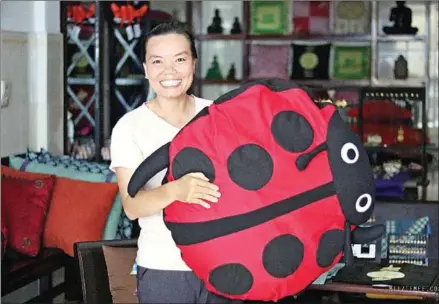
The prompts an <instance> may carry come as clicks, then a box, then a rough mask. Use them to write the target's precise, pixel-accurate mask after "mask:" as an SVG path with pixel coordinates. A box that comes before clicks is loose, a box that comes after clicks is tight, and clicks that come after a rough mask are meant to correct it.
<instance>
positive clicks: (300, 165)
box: [296, 142, 328, 171]
mask: <svg viewBox="0 0 439 304" xmlns="http://www.w3.org/2000/svg"><path fill="white" fill-rule="evenodd" d="M327 149H328V145H327V144H326V142H324V143H322V144H320V145H318V146H317V147H315V148H314V149H313V150H311V151H310V152H308V153H303V154H302V155H300V156H299V157H298V158H297V160H296V167H297V169H299V171H303V170H305V169H306V167H308V165H309V163H310V162H311V160H312V159H313V158H314V157H316V156H317V155H318V154H319V153H320V152H323V151H325V150H327Z"/></svg>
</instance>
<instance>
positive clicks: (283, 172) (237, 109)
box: [165, 88, 332, 222]
mask: <svg viewBox="0 0 439 304" xmlns="http://www.w3.org/2000/svg"><path fill="white" fill-rule="evenodd" d="M291 91H294V94H292V93H291ZM291 96H294V99H291ZM307 100H309V97H308V95H307V94H306V92H304V91H302V90H299V89H293V90H289V91H285V92H272V91H270V90H269V89H267V88H264V89H263V90H261V89H260V88H259V89H256V88H250V89H248V90H247V91H246V92H245V93H243V94H242V95H240V96H238V97H236V99H235V100H230V101H226V102H224V103H222V104H220V105H212V106H211V107H210V108H209V115H207V116H204V117H201V118H199V119H197V120H196V121H194V122H193V123H191V124H190V125H188V126H187V127H186V128H184V129H183V130H182V131H181V132H180V133H179V135H178V136H177V137H176V138H175V139H174V141H173V142H172V143H171V146H170V151H169V153H170V160H171V162H170V170H169V176H168V180H169V181H172V180H174V178H175V176H174V174H173V173H175V170H176V166H175V164H176V163H178V164H179V166H180V167H181V166H184V165H185V164H184V161H180V158H179V153H180V152H181V151H182V150H184V149H185V148H187V147H188V146H189V147H193V148H196V149H197V150H199V151H201V153H203V154H204V155H205V156H206V157H207V158H208V159H209V160H210V161H211V164H212V166H213V169H214V172H215V179H214V181H213V182H214V183H215V184H216V185H218V186H219V188H220V192H221V194H222V196H221V198H220V201H219V202H218V206H216V208H211V209H210V210H206V209H205V208H203V207H200V206H196V205H187V204H181V203H174V204H172V205H170V206H169V207H167V209H166V218H165V219H166V221H171V222H174V221H176V222H185V221H188V222H202V221H206V220H209V219H215V218H218V217H223V216H227V215H236V214H243V213H247V212H249V211H252V210H255V209H258V208H261V207H263V206H264V205H265V204H269V203H270V202H275V201H278V200H281V199H284V198H288V197H291V196H293V195H295V194H298V193H301V192H303V191H306V190H310V189H312V188H314V187H316V186H317V185H321V184H325V183H328V182H329V181H331V180H332V176H331V175H330V170H329V167H328V164H327V160H326V158H327V156H326V153H321V155H319V156H317V157H316V158H315V159H314V160H313V162H312V163H311V164H310V167H312V168H313V169H316V168H325V170H322V171H323V172H326V173H327V174H318V175H316V174H315V172H316V171H315V170H312V169H311V168H310V169H309V170H305V171H302V172H300V173H299V171H298V170H297V168H296V164H295V161H296V159H297V157H298V156H299V155H300V153H291V152H288V151H286V150H285V149H284V148H282V147H281V146H280V145H279V143H278V142H277V141H276V139H275V138H274V136H273V132H272V131H271V130H272V124H273V120H274V117H275V116H276V115H277V114H279V113H280V112H285V111H290V110H294V111H295V112H297V113H299V114H300V115H301V116H303V117H304V118H305V120H307V121H309V122H310V124H311V128H312V127H313V126H314V125H318V124H319V123H320V124H322V125H324V122H322V120H323V119H326V117H324V116H323V115H321V112H319V111H320V110H319V109H318V108H317V107H315V108H314V107H310V106H309V103H308V102H307ZM255 103H256V104H255ZM287 127H288V125H287ZM298 128H300V125H299V126H297V128H296V129H294V130H288V129H284V130H282V131H283V132H286V133H287V134H289V135H288V136H289V137H290V138H291V141H293V140H295V139H297V138H298V136H301V134H300V132H299V131H300V130H299V129H298ZM326 131H327V130H326V129H323V128H317V130H314V131H313V133H314V134H313V135H314V136H313V139H312V144H311V146H310V148H308V149H307V150H306V151H308V150H311V149H313V148H314V147H315V146H317V145H319V144H321V143H322V142H324V141H325V140H326ZM247 144H253V145H257V146H259V147H262V149H263V150H265V151H266V152H268V154H269V157H271V160H272V171H271V172H270V168H268V167H269V166H270V164H268V165H267V166H266V167H264V166H262V167H260V168H258V166H257V165H258V160H257V159H255V162H252V161H251V160H250V161H249V162H248V163H247V164H246V163H245V161H244V162H241V163H239V161H238V163H237V162H235V163H234V164H232V166H231V167H232V170H234V171H235V172H234V174H235V175H238V176H239V175H241V179H242V178H244V180H245V181H249V180H250V179H251V178H252V176H257V177H258V178H260V180H262V181H261V184H263V183H264V176H263V175H264V174H265V175H268V173H270V176H267V177H266V179H265V181H266V183H265V184H263V186H262V187H260V189H257V190H246V189H244V188H243V187H242V186H240V185H237V183H236V182H235V181H233V180H232V179H231V175H230V171H229V168H230V165H229V164H230V163H229V157H231V155H232V153H233V152H234V151H235V150H236V149H238V148H239V147H242V146H243V145H247ZM250 154H251V153H250ZM237 158H238V160H239V158H241V160H242V155H241V156H239V155H238V157H237ZM194 159H197V156H195V157H192V160H194ZM186 161H187V160H186ZM259 163H261V162H259ZM177 171H178V170H177ZM247 171H248V172H247ZM317 171H319V170H317ZM245 172H246V174H240V173H245ZM299 175H300V178H297V179H295V177H296V176H299Z"/></svg>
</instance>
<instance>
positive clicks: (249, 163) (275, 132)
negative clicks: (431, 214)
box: [128, 79, 384, 301]
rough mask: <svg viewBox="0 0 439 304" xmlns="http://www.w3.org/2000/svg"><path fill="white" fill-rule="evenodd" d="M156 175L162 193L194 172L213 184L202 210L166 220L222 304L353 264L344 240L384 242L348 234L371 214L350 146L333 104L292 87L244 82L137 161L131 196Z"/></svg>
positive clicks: (355, 144) (292, 289) (360, 166)
mask: <svg viewBox="0 0 439 304" xmlns="http://www.w3.org/2000/svg"><path fill="white" fill-rule="evenodd" d="M166 168H167V169H168V172H167V174H166V176H165V179H164V181H163V182H164V183H166V182H168V181H173V180H175V179H178V178H180V177H182V176H183V175H185V174H187V173H189V172H203V173H204V174H205V175H206V176H207V177H208V178H209V179H210V181H211V182H213V183H215V184H216V185H218V186H219V189H220V191H221V198H220V200H219V202H218V203H217V204H214V205H212V207H211V208H209V209H205V208H203V207H201V206H198V205H193V204H185V203H182V202H178V201H177V202H174V203H172V204H171V205H169V206H168V207H167V208H165V210H164V221H165V223H166V225H167V227H168V229H169V230H170V231H171V233H172V237H173V239H174V240H175V242H176V244H177V246H178V247H179V249H180V250H181V253H182V258H183V260H184V261H185V262H186V263H187V265H188V266H189V267H190V268H191V269H192V270H193V271H194V273H195V274H196V275H197V276H198V277H199V278H200V279H201V280H202V281H203V282H204V283H205V284H206V287H207V289H208V290H210V291H211V292H213V293H216V294H219V295H222V296H224V297H227V298H230V299H241V300H262V301H277V300H279V299H281V298H283V297H286V296H290V295H295V294H297V293H299V292H301V291H302V290H304V289H305V288H306V287H307V286H308V285H310V284H312V282H313V281H314V280H316V279H317V278H318V277H319V276H320V275H321V274H322V273H324V272H326V271H328V270H329V269H330V268H331V267H332V266H333V265H334V264H336V263H337V262H338V261H339V260H340V258H341V256H342V254H343V251H344V253H345V260H346V262H347V263H351V262H352V261H351V260H352V251H351V243H352V242H355V243H367V242H371V241H373V240H375V239H377V238H379V237H380V236H381V235H382V234H383V232H384V227H383V226H382V225H379V226H378V225H377V226H372V227H358V225H360V224H362V223H365V222H366V221H367V220H368V219H369V217H370V216H371V214H372V211H373V207H374V179H373V173H372V168H371V165H370V163H369V159H368V156H367V154H366V152H365V150H364V148H363V146H362V144H361V141H360V139H359V138H358V136H357V135H355V134H354V133H353V132H352V131H351V130H350V129H349V127H348V125H347V124H346V123H344V122H343V121H342V119H341V118H340V116H339V114H338V112H337V110H336V108H335V106H333V105H332V104H331V103H326V102H325V103H315V102H314V101H313V99H312V98H311V97H310V96H309V95H308V93H307V92H306V91H305V90H304V89H301V88H300V87H298V86H297V85H296V84H294V83H293V82H290V81H285V80H277V79H268V80H259V81H254V82H250V83H248V84H246V85H243V86H241V87H240V88H238V89H236V90H233V91H231V92H229V93H227V94H225V95H223V96H221V97H219V98H218V99H217V100H216V101H215V102H214V103H213V104H212V105H211V106H209V107H206V108H204V109H203V110H202V111H201V112H200V113H199V114H198V115H197V116H196V117H195V118H194V119H193V120H192V121H191V122H190V123H189V124H187V125H186V126H185V127H184V128H183V129H182V130H181V131H180V132H179V133H178V135H177V136H176V137H175V138H174V139H173V140H172V142H170V143H168V144H166V145H164V146H163V147H161V148H160V149H158V150H157V151H155V152H154V153H153V154H152V155H151V156H150V157H148V158H147V159H145V161H144V162H143V163H142V164H141V165H140V166H139V167H138V168H137V169H136V171H135V173H134V175H133V176H132V178H131V180H130V183H129V185H128V193H129V195H130V196H134V195H135V194H136V193H137V192H138V191H139V190H140V189H141V188H142V187H143V186H144V185H145V183H146V182H147V181H148V180H149V179H151V178H152V177H153V176H154V175H155V174H157V173H158V172H160V171H161V170H163V169H166ZM351 231H353V233H351ZM351 237H352V239H351Z"/></svg>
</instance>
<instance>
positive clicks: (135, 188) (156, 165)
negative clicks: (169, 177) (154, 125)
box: [128, 143, 170, 197]
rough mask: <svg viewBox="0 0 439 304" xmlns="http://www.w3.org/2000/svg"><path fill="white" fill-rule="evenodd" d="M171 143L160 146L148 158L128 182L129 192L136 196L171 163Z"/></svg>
mask: <svg viewBox="0 0 439 304" xmlns="http://www.w3.org/2000/svg"><path fill="white" fill-rule="evenodd" d="M169 145H170V143H167V144H165V145H163V146H161V147H160V148H158V149H157V150H156V151H155V152H154V153H152V154H151V155H150V156H149V157H148V158H146V159H145V160H144V161H143V162H142V163H141V164H140V166H139V167H137V169H136V171H134V174H133V176H132V177H131V179H130V182H129V183H128V194H129V195H130V196H131V197H134V196H135V195H136V194H137V192H139V190H140V189H141V188H142V187H143V186H144V185H145V184H146V183H147V182H148V181H149V180H150V179H151V178H153V176H154V175H156V174H157V173H159V172H160V171H162V170H164V169H166V168H167V167H168V165H169Z"/></svg>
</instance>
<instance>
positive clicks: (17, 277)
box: [1, 150, 137, 302]
mask: <svg viewBox="0 0 439 304" xmlns="http://www.w3.org/2000/svg"><path fill="white" fill-rule="evenodd" d="M1 178H2V184H1V187H2V192H1V194H2V297H3V296H5V295H7V294H10V293H11V292H13V291H15V290H17V289H20V288H21V287H24V286H26V285H27V284H29V283H31V282H33V281H36V280H39V284H38V285H39V295H38V296H37V297H35V298H34V299H32V301H37V302H46V301H50V300H51V299H53V298H54V297H56V296H57V295H59V294H61V293H64V294H65V298H66V299H67V300H79V301H82V293H81V287H80V275H79V268H78V262H77V260H76V259H75V253H74V244H75V243H77V242H84V241H100V240H124V239H130V238H131V236H132V233H133V227H135V228H137V225H133V222H132V221H130V220H129V219H128V218H127V217H126V215H125V214H124V212H123V209H122V204H121V201H120V195H119V193H118V187H117V184H116V178H115V175H114V173H113V172H111V171H110V170H109V169H108V164H105V163H96V162H91V161H85V160H76V159H74V158H71V157H69V156H54V155H51V154H50V153H49V152H48V151H45V150H41V151H38V152H35V151H27V152H26V153H23V154H20V155H11V156H9V157H6V158H2V166H1ZM135 233H137V232H135ZM60 268H64V282H62V283H60V284H58V285H57V286H52V274H53V272H54V271H55V270H58V269H60Z"/></svg>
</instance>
